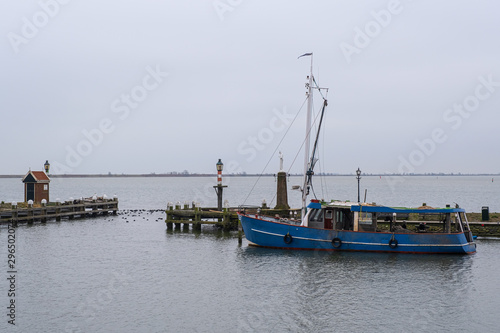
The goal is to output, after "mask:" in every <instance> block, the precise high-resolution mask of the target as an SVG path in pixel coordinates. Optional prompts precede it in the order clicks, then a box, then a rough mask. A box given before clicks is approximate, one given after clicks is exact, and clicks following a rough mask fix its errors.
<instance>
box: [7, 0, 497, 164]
mask: <svg viewBox="0 0 500 333" xmlns="http://www.w3.org/2000/svg"><path fill="white" fill-rule="evenodd" d="M1 4H2V5H1V6H2V10H1V11H0V27H1V31H0V35H1V36H2V39H1V49H0V50H1V51H0V52H1V62H0V67H1V76H0V103H1V110H2V111H1V127H0V128H1V130H0V137H1V142H2V143H1V147H2V148H1V151H2V154H1V156H2V159H1V163H0V174H23V173H25V172H26V171H27V170H28V168H30V167H31V168H32V169H33V170H41V169H42V167H43V163H44V162H45V160H49V162H50V163H51V165H52V168H51V171H52V173H75V174H78V173H108V172H111V173H151V172H155V173H164V172H172V171H177V172H182V171H184V170H187V171H188V172H190V173H213V172H215V163H216V162H217V160H218V159H219V158H221V159H222V161H223V162H224V164H225V166H226V167H225V172H243V171H244V172H247V173H259V172H262V171H263V170H265V171H266V172H271V173H274V172H276V171H278V168H279V158H278V151H282V152H283V154H284V166H285V169H286V170H287V171H288V170H289V171H290V172H301V170H302V167H303V156H302V154H300V155H299V156H298V157H297V158H296V155H297V153H298V149H299V148H300V145H301V143H302V141H303V137H304V134H305V107H304V108H302V109H301V106H302V104H303V102H304V98H305V87H304V84H305V82H306V76H307V75H308V72H309V66H310V58H309V57H303V58H300V59H297V57H298V56H299V55H301V54H303V53H306V52H313V53H314V58H313V59H314V65H313V67H314V75H315V78H316V79H317V81H318V83H319V84H320V85H321V86H322V87H328V88H329V89H330V90H329V92H328V95H327V99H328V102H329V106H328V108H327V114H326V116H325V126H324V132H323V133H322V135H321V139H322V141H321V147H320V151H319V152H320V156H319V157H320V161H321V162H320V164H319V166H320V168H317V171H324V172H333V173H351V172H354V170H356V169H357V168H358V167H360V168H361V170H362V171H363V172H367V173H385V172H391V173H392V172H404V173H407V172H415V173H425V172H446V173H449V172H454V173H458V172H462V173H483V172H484V173H498V172H500V153H499V149H500V148H499V145H500V129H499V127H500V112H499V111H500V61H499V59H500V39H499V35H500V34H499V33H500V20H499V19H498V13H500V2H498V1H493V0H479V1H478V0H476V1H470V0H469V1H465V0H457V1H430V0H429V1H427V0H418V1H416V0H414V1H409V0H401V1H394V0H390V1H387V0H386V1H352V0H344V1H340V0H337V1H332V0H328V1H327V0H325V1H290V0H289V1H284V0H283V1H258V0H254V1H245V0H220V1H212V0H204V1H201V0H191V1H160V0H154V1H153V0H140V1H139V0H137V1H126V0H125V1H124V0H120V1H117V0H110V1H95V0H85V1H79V0H72V1H69V0H64V1H63V0H40V1H7V0H1ZM315 96H316V97H319V95H318V94H317V92H316V93H315ZM320 107H321V99H320V98H316V99H315V102H314V110H315V112H318V111H319V110H320ZM299 110H300V113H299V114H298V116H297V119H296V120H295V122H293V124H292V121H293V119H294V117H295V115H296V114H297V113H298V112H299ZM289 127H290V129H289V130H288V132H287V129H288V128H289ZM285 132H287V135H286V136H285V138H284V139H283V141H282V142H281V144H280V141H281V140H282V138H283V136H284V134H285ZM275 151H276V153H274V154H273V152H275ZM295 159H296V160H295ZM294 160H295V163H293V165H292V162H293V161H294ZM269 161H271V162H270V164H269V165H268V166H267V168H266V169H264V168H265V167H266V165H267V163H268V162H269Z"/></svg>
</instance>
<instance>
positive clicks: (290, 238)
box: [283, 233, 293, 244]
mask: <svg viewBox="0 0 500 333" xmlns="http://www.w3.org/2000/svg"><path fill="white" fill-rule="evenodd" d="M283 240H284V241H285V244H290V243H291V242H292V240H293V238H292V235H290V233H287V234H286V235H285V237H283Z"/></svg>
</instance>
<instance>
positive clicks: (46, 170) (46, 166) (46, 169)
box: [43, 160, 50, 175]
mask: <svg viewBox="0 0 500 333" xmlns="http://www.w3.org/2000/svg"><path fill="white" fill-rule="evenodd" d="M43 168H44V169H45V173H46V174H47V175H48V174H49V169H50V163H49V160H46V161H45V164H44V165H43Z"/></svg>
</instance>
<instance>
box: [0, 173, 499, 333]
mask: <svg viewBox="0 0 500 333" xmlns="http://www.w3.org/2000/svg"><path fill="white" fill-rule="evenodd" d="M352 178H353V177H330V178H327V179H326V180H325V181H326V182H327V183H328V184H330V185H331V186H330V190H329V193H326V192H325V193H324V194H323V195H324V196H325V197H328V198H339V199H341V198H342V199H351V200H354V199H356V195H357V192H356V191H357V189H356V182H355V180H354V181H353V179H352ZM226 180H227V181H228V184H229V187H228V188H227V190H226V191H225V192H224V194H225V195H226V198H228V200H229V203H230V204H231V205H232V206H236V205H238V204H239V203H242V202H243V201H244V200H245V198H246V197H247V194H248V192H249V190H250V188H252V186H253V185H254V183H255V180H256V179H255V178H250V177H248V178H226ZM214 183H215V181H214V179H212V178H131V179H107V178H106V179H64V180H60V179H54V180H53V181H52V182H51V198H52V199H55V198H57V197H59V198H60V199H62V200H65V199H68V198H69V197H70V196H72V197H74V198H77V197H80V196H91V195H93V194H94V193H97V194H98V195H102V194H103V193H106V194H107V195H108V196H112V195H114V194H116V195H118V197H119V199H120V208H121V209H122V210H127V211H125V212H123V214H121V215H118V216H116V217H108V218H96V219H88V220H80V221H71V222H69V221H63V222H60V223H59V222H49V223H47V224H46V225H42V224H39V223H36V224H34V225H32V226H27V225H21V226H19V227H18V228H17V229H16V257H17V261H16V269H17V271H18V273H17V276H16V298H15V299H16V326H15V327H12V325H9V324H8V323H7V320H8V317H7V316H6V314H7V309H6V308H7V306H8V302H9V298H8V297H7V290H8V288H9V284H8V281H7V280H6V279H7V277H8V274H7V270H8V268H7V228H6V227H5V226H2V227H0V239H1V242H0V244H3V245H1V246H0V258H1V260H0V262H1V265H0V277H1V280H2V281H4V282H2V283H1V284H0V295H1V296H0V308H2V309H4V310H1V311H3V313H2V316H1V317H0V318H3V319H1V320H0V331H2V332H3V331H12V332H15V331H19V332H254V331H258V332H263V331H274V332H379V331H382V330H384V331H389V332H403V331H404V332H423V331H428V332H448V331H456V332H466V331H467V332H470V331H476V332H497V331H498V326H499V325H500V316H499V314H498V313H499V311H500V299H499V297H500V283H499V282H500V278H499V276H500V255H499V254H500V241H491V240H490V241H487V240H479V241H478V252H477V253H476V254H474V255H470V256H446V255H444V256H424V255H394V254H363V253H333V254H332V253H319V252H291V251H279V250H266V249H259V248H250V247H248V246H247V243H246V242H245V240H244V241H243V245H242V246H238V242H237V239H236V238H235V235H234V234H230V233H229V234H225V233H222V232H219V231H217V230H214V229H212V228H211V227H204V228H203V231H202V232H201V233H194V232H192V231H191V230H188V231H172V232H167V231H166V228H165V224H164V222H163V221H162V219H163V218H164V214H163V213H161V212H158V211H153V210H154V209H160V208H164V207H165V206H166V203H167V202H168V201H172V202H176V201H181V202H184V201H192V200H195V201H198V202H201V203H203V205H215V193H214V190H213V188H212V186H213V185H214ZM499 183H500V179H499V180H498V182H497V181H496V180H495V181H494V182H493V183H492V182H491V178H489V177H439V178H435V177H434V178H431V177H418V178H413V177H412V178H407V179H405V181H404V182H402V183H399V184H397V186H396V187H395V188H391V187H390V186H389V185H388V183H387V181H386V180H384V179H380V178H378V177H364V178H363V179H362V187H361V188H362V190H363V189H364V188H368V195H367V200H368V201H376V202H379V203H388V204H391V205H401V204H403V205H408V206H419V205H420V204H421V203H423V202H426V203H427V204H428V205H431V206H444V205H445V204H446V203H451V204H452V203H453V202H458V203H460V205H461V206H462V207H465V208H466V209H467V210H469V211H476V212H478V211H480V209H481V206H483V205H486V206H489V207H490V211H500V200H499V196H500V184H499ZM289 184H290V187H291V185H293V184H298V180H297V181H296V179H292V180H291V181H290V183H289ZM275 186H276V184H275V183H274V179H273V178H264V179H262V180H261V181H260V182H259V184H258V185H257V187H258V188H259V190H258V191H257V190H256V191H254V193H253V194H252V195H251V196H250V197H249V199H248V201H247V202H246V203H247V204H255V203H260V202H261V201H262V199H264V198H265V199H266V200H267V202H268V203H269V202H271V201H272V195H268V192H269V193H271V192H274V190H275ZM266 191H268V192H266ZM316 193H317V194H318V196H322V195H321V194H320V193H321V189H320V188H319V184H318V188H317V189H316ZM289 195H290V202H291V203H292V205H294V206H297V205H298V204H295V203H296V202H298V200H299V196H298V193H297V192H292V191H290V193H289ZM0 199H1V200H4V201H6V202H9V201H12V200H21V199H22V183H21V182H20V180H13V179H0ZM129 209H146V210H145V211H140V212H130V211H128V210H129Z"/></svg>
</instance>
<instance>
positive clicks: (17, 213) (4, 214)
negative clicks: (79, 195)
mask: <svg viewBox="0 0 500 333" xmlns="http://www.w3.org/2000/svg"><path fill="white" fill-rule="evenodd" d="M19 206H20V204H17V205H13V206H11V208H10V209H1V210H0V223H1V224H3V223H14V224H18V223H28V224H32V223H33V222H35V221H39V222H42V223H45V222H47V221H48V220H50V219H55V220H56V221H61V219H62V218H68V219H69V220H72V219H74V218H75V217H76V218H85V217H95V216H98V215H108V214H110V213H111V214H113V215H116V213H117V211H118V199H117V198H113V199H105V198H99V199H83V200H72V201H66V202H62V203H61V202H56V203H49V204H48V205H38V207H36V206H33V205H27V207H19Z"/></svg>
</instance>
